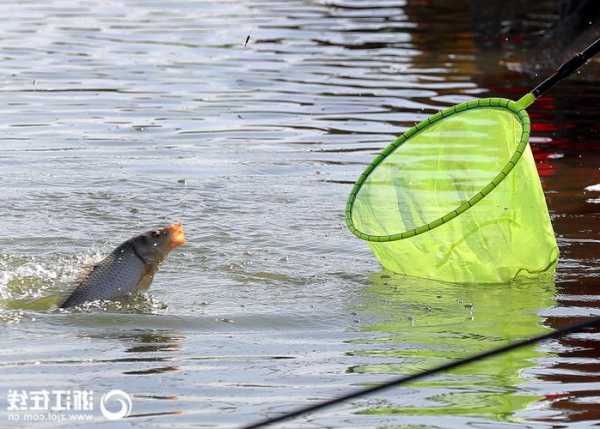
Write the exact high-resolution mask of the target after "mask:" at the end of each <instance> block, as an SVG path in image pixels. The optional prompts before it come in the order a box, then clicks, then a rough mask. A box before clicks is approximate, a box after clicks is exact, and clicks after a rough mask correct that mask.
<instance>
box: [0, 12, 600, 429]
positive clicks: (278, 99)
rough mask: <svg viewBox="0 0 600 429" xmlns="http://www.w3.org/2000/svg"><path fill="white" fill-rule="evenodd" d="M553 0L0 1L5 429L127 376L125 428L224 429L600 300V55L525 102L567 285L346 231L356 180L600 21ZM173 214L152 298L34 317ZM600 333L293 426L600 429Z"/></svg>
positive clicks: (481, 345) (536, 328)
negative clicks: (471, 282)
mask: <svg viewBox="0 0 600 429" xmlns="http://www.w3.org/2000/svg"><path fill="white" fill-rule="evenodd" d="M559 3H561V4H562V5H563V6H564V5H567V6H569V5H570V6H572V3H573V2H568V1H567V2H558V1H547V0H543V1H539V2H535V4H534V3H531V2H525V1H517V0H506V1H502V2H496V1H490V2H476V1H467V0H458V1H449V0H420V1H417V0H414V1H412V0H411V1H406V2H405V1H395V0H391V1H388V0H381V1H369V2H366V1H359V0H344V1H337V0H336V1H310V0H289V1H279V0H252V1H247V2H215V1H209V0H206V1H197V2H187V1H181V2H178V1H173V2H163V1H151V2H150V1H135V0H131V1H113V0H110V1H106V2H99V3H78V2H76V3H73V2H70V1H62V0H53V1H48V2H41V3H39V2H18V3H15V4H12V5H10V6H8V5H5V15H6V17H7V19H5V20H3V21H2V23H0V39H1V40H2V43H0V58H1V59H2V62H1V64H2V66H1V67H0V94H2V98H3V101H2V103H0V111H1V113H2V115H1V118H2V119H1V121H0V129H1V130H2V131H3V132H2V133H0V145H1V146H2V151H0V168H1V169H2V172H3V174H2V175H1V176H0V184H1V185H2V190H3V192H2V194H1V195H0V218H1V219H2V221H1V225H2V231H3V233H2V234H1V236H0V302H1V307H0V308H1V309H0V323H2V325H3V326H4V333H3V337H2V341H1V342H0V344H1V347H0V368H2V373H3V378H2V380H1V381H0V426H2V425H4V423H6V419H5V417H6V406H5V399H6V395H5V392H6V391H7V390H8V389H36V388H40V387H46V388H61V387H64V388H69V389H77V388H93V389H94V390H95V391H96V392H97V395H98V396H100V395H101V394H102V393H103V392H105V391H108V390H110V389H117V388H118V389H124V390H127V391H128V392H130V393H131V394H132V395H133V397H134V410H133V413H132V416H130V418H129V419H127V420H125V421H122V422H119V423H118V425H116V426H114V427H123V426H125V427H134V426H135V427H138V426H143V427H166V426H168V427H191V426H204V427H234V426H236V425H239V424H242V423H247V422H249V421H251V420H254V419H257V418H259V417H261V416H265V415H270V414H273V413H276V412H281V411H284V410H286V409H289V408H291V407H295V406H298V405H300V404H306V403H310V402H312V401H315V400H319V399H324V398H329V397H331V396H333V395H335V394H339V393H342V392H346V391H347V390H348V389H351V388H355V387H357V386H359V385H367V384H371V383H375V382H377V381H381V380H384V379H387V378H388V377H390V376H391V375H394V374H400V373H402V374H404V373H410V372H412V371H415V370H418V369H422V368H426V367H429V366H430V365H434V364H437V363H441V362H445V361H447V360H448V359H454V358H458V357H461V356H464V355H466V354H468V353H472V352H477V351H481V350H484V349H487V348H489V347H493V346H495V345H498V344H501V343H504V342H505V341H507V340H512V339H518V338H523V337H526V336H529V335H532V334H535V333H539V332H544V331H547V330H548V329H550V328H557V327H560V326H565V325H567V324H569V323H572V322H575V321H579V320H583V319H585V318H586V317H589V316H590V315H598V314H600V309H599V307H600V292H599V291H600V289H599V288H598V281H599V278H600V265H599V264H598V256H597V255H598V254H599V247H598V246H599V245H600V228H599V227H598V225H600V222H598V221H599V218H600V170H599V169H598V166H599V165H600V155H599V153H600V152H599V151H598V148H599V147H600V146H599V145H600V137H599V136H600V122H599V121H598V116H599V114H600V103H599V100H600V89H599V87H598V85H597V82H598V79H599V76H600V66H599V63H598V61H597V60H596V61H595V62H591V63H590V64H588V66H587V67H586V69H585V70H584V71H582V73H581V74H580V75H578V76H576V77H575V78H574V79H572V80H569V81H566V82H563V83H562V84H561V85H560V86H559V87H557V88H556V89H555V90H553V91H552V92H551V93H549V94H548V95H547V96H545V97H543V98H542V99H540V100H539V101H538V102H536V104H535V105H533V106H532V107H531V108H530V109H529V112H530V116H531V118H532V121H533V133H532V138H531V144H532V148H533V151H534V154H535V157H536V161H537V165H538V170H539V172H540V175H541V176H542V182H543V186H544V189H545V192H546V196H547V200H548V205H549V208H550V211H551V215H552V220H553V225H554V228H555V230H556V233H557V236H558V241H559V246H560V250H561V259H560V262H559V267H558V273H557V279H556V282H555V283H554V284H529V285H509V286H505V287H494V288H482V287H479V286H469V287H464V286H461V287H458V286H451V285H444V284H435V283H431V282H420V281H415V280H407V279H401V278H398V277H396V276H390V275H388V274H386V273H381V272H379V268H378V266H377V264H376V263H375V261H374V259H373V257H372V256H371V255H370V253H369V251H368V250H367V248H366V245H365V244H364V243H362V242H360V241H358V240H356V239H354V237H352V236H351V235H350V234H349V233H348V232H347V231H346V230H345V228H344V226H343V209H344V204H345V199H346V197H347V194H348V192H349V190H350V185H351V184H352V183H353V182H354V180H355V179H356V178H357V177H358V175H359V174H360V172H361V171H362V170H363V169H364V167H365V166H366V164H367V163H368V162H369V161H370V159H371V158H372V157H373V156H374V155H375V154H376V153H377V152H378V151H379V150H380V149H381V148H382V147H383V146H385V145H386V144H387V143H389V142H390V141H391V139H392V138H393V136H395V135H398V134H399V133H401V132H402V131H404V130H406V129H407V128H409V127H411V126H412V125H414V124H415V122H418V121H420V120H422V119H424V118H425V117H427V116H428V115H429V114H431V113H433V112H436V111H438V110H439V109H442V108H445V107H448V106H450V105H452V104H454V103H457V102H461V101H464V100H466V99H469V98H472V97H486V96H500V97H507V98H511V99H516V98H518V97H520V96H521V95H522V94H524V93H525V92H527V91H528V90H529V89H530V88H532V86H534V84H535V83H537V82H538V81H539V79H541V77H542V76H544V75H545V74H547V73H548V72H550V71H551V70H552V67H554V66H555V65H556V64H557V63H559V62H560V61H562V60H563V59H565V58H567V57H568V56H569V55H571V54H572V53H573V52H574V51H576V50H577V49H578V48H579V47H581V46H583V45H584V44H585V43H586V41H588V40H590V38H593V37H594V36H595V34H597V33H598V25H597V24H596V15H595V13H596V12H595V9H594V7H593V4H592V3H594V2H581V4H582V5H584V3H585V5H584V9H585V13H584V15H582V16H586V18H589V19H587V20H582V19H578V20H577V19H576V20H575V21H571V20H569V21H568V22H569V23H574V24H573V25H570V26H568V27H565V26H564V25H557V20H558V17H559V14H560V12H559ZM590 5H592V6H590ZM567 9H568V8H567ZM567 9H565V10H567ZM582 10H583V9H582ZM582 13H583V12H582ZM569 16H571V15H569ZM580 18H581V17H580ZM569 19H571V18H569ZM563 22H566V21H563ZM586 22H592V25H588V24H586ZM248 35H250V36H251V37H250V41H249V43H248V44H247V45H246V46H244V42H245V41H246V38H247V36H248ZM557 35H560V37H558V36H557ZM176 219H180V220H182V221H183V223H184V224H185V226H186V231H187V235H188V237H189V244H188V245H187V246H186V247H185V248H182V250H181V251H180V252H178V253H177V254H175V255H173V256H172V258H171V259H170V260H169V261H168V263H167V264H166V265H165V267H164V269H163V270H161V272H160V273H159V274H158V275H157V278H156V281H155V283H154V285H153V287H152V294H153V296H154V300H153V301H149V302H147V303H145V304H144V305H142V306H140V307H139V308H134V309H133V310H131V311H124V310H122V311H113V310H110V311H104V312H102V311H98V312H87V313H86V312H83V313H75V314H57V313H48V312H47V311H45V309H46V308H47V307H48V305H47V304H45V303H46V301H40V300H47V299H48V296H49V295H53V294H56V293H57V292H58V291H62V290H66V289H67V288H68V287H69V285H70V284H71V283H72V281H73V279H75V278H76V276H77V272H78V267H79V265H81V264H82V263H85V262H88V259H93V258H94V257H97V255H98V254H101V253H103V252H105V251H106V250H107V249H110V248H111V246H113V245H115V244H117V243H118V242H119V241H120V240H122V239H123V238H125V237H128V236H129V235H131V234H132V232H133V231H138V230H141V229H146V228H147V227H150V226H155V225H157V224H161V223H165V222H171V221H173V220H176ZM90 249H92V250H90ZM598 339H599V337H598V334H597V333H593V332H588V333H583V334H579V335H573V336H570V337H568V338H565V339H562V340H559V341H554V342H551V343H548V344H545V345H543V346H540V347H535V348H530V349H527V350H523V351H522V352H519V353H515V354H512V355H510V356H506V357H504V358H499V359H496V360H493V361H489V362H485V363H481V364H479V365H475V366H472V367H470V368H468V369H464V370H461V371H456V372H452V373H449V374H445V375H443V376H442V377H439V378H434V379H430V380H426V381H423V382H421V383H419V384H416V385H413V386H410V387H406V388H403V389H398V390H396V391H392V392H388V393H385V394H382V395H378V396H377V397H375V398H372V399H366V400H364V401H358V402H356V403H353V404H347V405H345V406H342V407H339V408H336V409H334V410H331V411H329V412H327V413H322V414H318V415H315V416H310V417H306V418H304V419H300V420H298V421H296V422H293V423H290V424H289V425H288V427H335V428H338V427H339V428H341V427H344V428H347V427H401V428H407V427H414V426H410V425H422V426H418V427H427V428H432V427H452V428H467V427H486V428H489V427H543V428H549V427H565V426H571V427H590V426H592V425H594V424H598V423H600V415H599V414H600V406H599V405H598V404H599V403H600V381H599V380H598V375H599V374H600V372H599V370H600V368H599V360H598V359H599V358H598V357H599V356H600V350H599V344H600V343H599V341H598ZM101 419H102V417H101V416H100V417H98V419H97V420H96V422H97V423H103V424H105V423H106V422H105V421H103V420H101ZM46 426H48V425H46ZM23 427H25V426H23ZM39 427H45V426H44V425H43V424H40V425H39ZM48 427H49V426H48ZM107 427H112V426H110V425H107Z"/></svg>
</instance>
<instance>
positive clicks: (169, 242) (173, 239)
mask: <svg viewBox="0 0 600 429" xmlns="http://www.w3.org/2000/svg"><path fill="white" fill-rule="evenodd" d="M131 241H132V243H131V244H132V245H133V247H134V249H135V251H136V253H137V254H138V255H139V256H140V257H141V258H142V259H143V261H144V262H145V263H146V264H150V265H158V264H160V263H161V262H162V261H163V260H164V259H165V258H166V257H167V255H168V254H169V252H170V251H171V250H173V249H175V248H176V247H178V246H181V245H183V244H185V234H184V232H183V225H181V224H180V223H175V224H173V225H169V226H166V227H164V228H160V229H155V230H152V231H147V232H145V233H143V234H140V235H138V236H136V237H134V238H132V239H131Z"/></svg>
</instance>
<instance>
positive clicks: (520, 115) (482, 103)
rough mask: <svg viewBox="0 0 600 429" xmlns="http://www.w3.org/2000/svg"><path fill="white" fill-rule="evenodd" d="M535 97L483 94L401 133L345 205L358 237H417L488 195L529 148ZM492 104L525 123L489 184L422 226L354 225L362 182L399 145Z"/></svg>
mask: <svg viewBox="0 0 600 429" xmlns="http://www.w3.org/2000/svg"><path fill="white" fill-rule="evenodd" d="M533 100H535V98H534V96H533V95H532V94H531V93H529V94H526V95H525V96H524V97H523V98H521V99H520V100H519V101H513V100H508V99H506V98H481V99H476V100H471V101H467V102H464V103H460V104H457V105H455V106H452V107H450V108H448V109H445V110H442V111H440V112H438V113H436V114H434V115H432V116H429V117H428V118H427V119H425V120H424V121H422V122H419V123H418V124H417V125H415V126H414V127H412V128H410V129H409V130H407V131H406V132H404V133H403V134H402V135H401V136H399V137H397V138H396V139H395V140H394V141H393V142H392V143H390V144H389V145H388V146H386V147H385V148H384V149H383V151H382V152H381V153H380V154H379V155H378V156H377V157H375V159H373V161H371V163H370V164H369V165H368V167H367V168H366V169H365V171H364V172H363V173H362V174H361V175H360V177H359V178H358V180H357V181H356V183H355V184H354V186H353V187H352V191H351V192H350V195H349V197H348V201H347V203H346V209H345V220H346V225H347V226H348V229H349V230H350V231H351V232H352V233H353V234H354V235H355V236H357V237H358V238H360V239H362V240H366V241H372V242H389V241H397V240H403V239H406V238H410V237H414V236H416V235H419V234H423V233H425V232H428V231H431V230H432V229H435V228H437V227H439V226H441V225H443V224H445V223H447V222H449V221H451V220H452V219H454V218H455V217H457V216H459V215H460V214H462V213H464V212H465V211H467V210H468V209H470V208H471V207H473V206H474V205H475V204H477V203H478V202H479V201H481V200H482V199H483V198H484V197H485V196H486V195H488V194H489V193H491V192H492V191H493V190H494V189H495V188H496V187H497V186H498V185H499V184H500V183H501V182H502V181H503V180H504V179H505V178H506V176H508V174H509V173H510V172H511V171H512V170H513V168H515V166H516V165H517V163H518V162H519V160H520V159H521V156H522V155H523V152H524V151H525V148H526V147H527V143H528V142H529V134H530V120H529V115H528V114H527V111H526V110H525V108H526V107H527V106H528V105H529V104H530V103H531V102H533ZM490 108H500V109H505V110H508V111H509V112H511V113H512V114H513V115H514V117H515V119H516V120H517V121H519V122H520V124H521V127H522V128H521V129H522V132H521V136H520V139H519V143H518V144H517V147H516V148H515V151H514V152H513V154H512V156H511V157H510V159H509V160H508V161H507V162H506V164H505V165H504V166H503V167H502V169H501V170H500V172H499V173H498V174H497V175H496V176H495V177H494V178H493V179H492V180H491V181H490V182H489V183H488V184H487V185H485V186H484V187H483V188H482V189H481V190H480V191H479V192H478V193H476V194H475V195H473V196H472V197H471V198H469V199H468V200H466V201H462V202H461V204H459V205H458V207H457V208H456V209H454V210H451V211H449V212H448V213H446V214H445V215H443V216H441V217H439V218H437V219H435V220H433V221H431V222H429V223H426V224H423V225H421V226H418V227H415V228H412V229H409V230H406V231H403V232H399V233H395V234H389V235H372V234H367V233H364V232H362V231H360V230H359V229H358V227H356V226H355V225H354V222H353V220H352V208H353V207H354V202H355V200H356V197H357V195H358V193H359V192H360V190H361V188H362V186H363V185H364V184H365V182H366V180H367V179H368V178H369V176H370V174H371V173H372V172H373V171H374V170H375V169H376V168H377V167H378V166H379V164H381V163H382V162H383V161H384V160H385V159H386V158H387V157H388V156H389V155H390V154H392V153H393V152H394V151H395V150H396V149H399V148H401V147H402V145H403V144H404V143H405V142H406V141H407V140H408V139H410V138H412V137H415V136H417V135H418V134H419V133H420V132H422V131H424V130H426V129H427V128H429V127H430V126H432V125H433V124H435V123H437V122H439V121H441V120H444V119H445V118H447V117H449V116H451V115H454V114H456V113H461V112H465V111H467V110H473V109H490Z"/></svg>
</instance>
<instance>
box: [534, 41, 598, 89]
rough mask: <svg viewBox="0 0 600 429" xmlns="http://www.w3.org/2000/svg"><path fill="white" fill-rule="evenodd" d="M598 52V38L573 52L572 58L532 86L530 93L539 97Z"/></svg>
mask: <svg viewBox="0 0 600 429" xmlns="http://www.w3.org/2000/svg"><path fill="white" fill-rule="evenodd" d="M598 52H600V39H598V40H596V41H595V42H594V43H592V44H591V45H589V46H588V47H587V48H585V49H584V50H583V51H581V52H579V53H577V54H575V56H574V57H573V58H571V59H570V60H569V61H567V62H566V63H564V64H563V65H561V66H560V67H559V68H558V70H556V72H555V73H554V74H553V75H552V76H550V77H548V78H547V79H545V80H544V81H542V82H541V83H540V84H539V85H538V86H536V87H535V88H533V90H532V91H531V93H532V94H533V96H534V97H536V98H537V97H539V96H540V95H542V94H543V93H545V92H546V91H548V90H549V89H550V88H552V87H553V86H554V85H556V84H557V83H558V82H560V81H561V80H563V79H564V78H566V77H567V76H569V75H571V74H572V73H574V72H575V71H576V70H577V69H578V68H579V67H581V66H582V65H584V64H585V63H586V62H587V60H589V59H590V58H592V57H593V56H594V55H596V54H597V53H598Z"/></svg>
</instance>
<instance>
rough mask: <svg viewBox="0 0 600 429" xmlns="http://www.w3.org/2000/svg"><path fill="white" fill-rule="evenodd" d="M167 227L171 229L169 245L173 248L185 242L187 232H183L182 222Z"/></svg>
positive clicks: (168, 229)
mask: <svg viewBox="0 0 600 429" xmlns="http://www.w3.org/2000/svg"><path fill="white" fill-rule="evenodd" d="M165 229H166V230H167V231H169V238H170V239H171V241H170V242H169V247H170V248H171V250H172V249H174V248H176V247H178V246H182V245H184V244H185V233H184V232H183V225H182V224H180V223H174V224H173V225H169V226H167V227H166V228H165Z"/></svg>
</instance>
